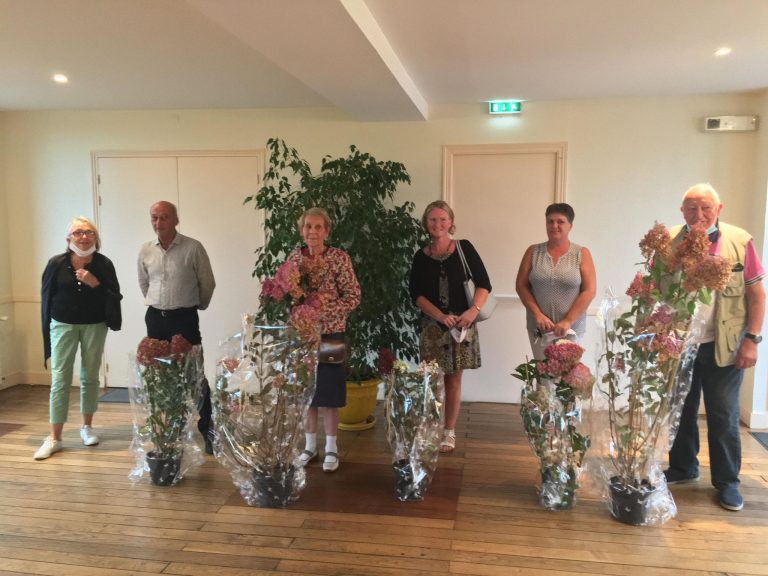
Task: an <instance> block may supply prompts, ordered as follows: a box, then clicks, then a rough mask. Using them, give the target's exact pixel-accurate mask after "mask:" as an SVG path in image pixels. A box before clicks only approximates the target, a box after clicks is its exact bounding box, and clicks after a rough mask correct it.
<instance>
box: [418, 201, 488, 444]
mask: <svg viewBox="0 0 768 576" xmlns="http://www.w3.org/2000/svg"><path fill="white" fill-rule="evenodd" d="M453 220H454V215H453V210H452V209H451V207H450V206H449V205H448V204H447V203H446V202H443V201H442V200H437V201H435V202H432V203H431V204H430V205H429V206H427V208H426V210H425V211H424V215H423V216H422V218H421V224H422V226H423V227H424V229H425V230H426V231H427V233H428V234H429V239H430V242H429V245H428V246H426V247H425V248H423V249H421V250H419V251H418V252H416V254H415V255H414V257H413V265H412V266H411V279H410V293H411V298H412V299H413V301H414V303H415V304H416V306H418V307H419V308H420V309H421V312H422V321H421V333H420V338H419V347H420V349H421V358H422V360H435V361H437V363H438V364H439V365H440V367H441V368H442V369H443V372H445V430H444V432H443V439H442V442H441V443H440V451H441V452H452V451H453V449H454V448H455V447H456V430H455V428H456V421H457V419H458V416H459V409H460V408H461V374H462V371H463V370H464V369H472V368H479V367H480V341H479V338H478V334H477V325H476V323H475V319H476V318H477V314H478V312H480V309H481V308H482V307H483V304H485V301H486V299H487V298H488V294H489V293H490V291H491V282H490V280H489V279H488V273H487V272H486V271H485V266H484V265H483V261H482V260H481V259H480V255H479V254H478V253H477V251H476V250H475V248H474V246H472V244H471V243H470V242H469V241H468V240H461V241H460V242H461V249H462V252H463V253H464V256H465V257H466V259H467V264H468V266H469V269H470V271H471V272H472V279H473V280H474V283H475V295H474V300H473V302H472V304H471V305H470V304H469V303H468V302H467V298H466V294H465V292H464V280H465V275H464V267H463V265H462V263H461V258H460V257H459V254H457V252H456V242H457V241H456V240H453V239H452V237H451V235H452V234H453V232H454V230H455V228H456V227H455V226H454V223H453Z"/></svg>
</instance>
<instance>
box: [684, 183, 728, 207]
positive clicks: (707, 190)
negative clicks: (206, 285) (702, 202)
mask: <svg viewBox="0 0 768 576" xmlns="http://www.w3.org/2000/svg"><path fill="white" fill-rule="evenodd" d="M694 194H695V195H701V194H706V195H707V196H709V197H710V198H712V200H714V202H715V204H717V205H718V206H719V205H720V204H722V202H720V195H719V194H718V193H717V190H715V189H714V187H713V186H712V184H710V183H709V182H701V183H699V184H695V185H694V186H691V187H690V188H688V190H686V191H685V194H683V202H685V199H686V198H688V197H689V196H693V195H694Z"/></svg>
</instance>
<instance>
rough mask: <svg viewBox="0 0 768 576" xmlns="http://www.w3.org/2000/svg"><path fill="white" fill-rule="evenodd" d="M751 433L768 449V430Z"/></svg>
mask: <svg viewBox="0 0 768 576" xmlns="http://www.w3.org/2000/svg"><path fill="white" fill-rule="evenodd" d="M750 434H752V436H754V437H755V439H756V440H757V441H758V442H760V444H762V445H763V448H765V449H767V450H768V432H750Z"/></svg>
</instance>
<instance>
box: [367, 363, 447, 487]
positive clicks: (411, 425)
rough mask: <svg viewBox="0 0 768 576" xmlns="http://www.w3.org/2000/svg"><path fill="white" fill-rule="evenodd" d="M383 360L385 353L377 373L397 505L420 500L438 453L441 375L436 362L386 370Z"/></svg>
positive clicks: (440, 429)
mask: <svg viewBox="0 0 768 576" xmlns="http://www.w3.org/2000/svg"><path fill="white" fill-rule="evenodd" d="M382 356H384V358H382ZM385 357H386V353H384V354H380V358H379V369H380V372H381V374H382V376H383V378H384V382H385V384H386V403H385V411H386V421H387V440H388V441H389V446H390V448H391V450H392V468H393V470H394V473H395V496H396V497H397V498H398V499H399V500H401V501H408V500H423V499H424V497H425V495H426V492H427V488H428V487H429V484H430V482H431V481H432V478H433V476H434V474H435V471H436V470H437V461H438V456H439V452H440V450H439V443H440V438H441V435H442V430H443V420H442V419H443V410H442V407H443V403H444V388H443V372H442V370H441V369H440V366H439V365H438V364H437V362H422V363H421V364H419V365H418V366H417V367H416V369H415V370H411V369H410V368H409V367H408V365H407V364H406V363H405V362H403V361H401V360H397V361H394V362H391V361H390V362H389V366H386V364H387V360H386V358H385ZM383 364H384V365H383Z"/></svg>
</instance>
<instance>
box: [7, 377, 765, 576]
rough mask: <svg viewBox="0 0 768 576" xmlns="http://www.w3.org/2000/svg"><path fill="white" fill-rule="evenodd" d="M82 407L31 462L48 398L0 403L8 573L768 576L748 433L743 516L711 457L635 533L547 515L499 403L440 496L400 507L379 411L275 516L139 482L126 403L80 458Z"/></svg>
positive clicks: (17, 393)
mask: <svg viewBox="0 0 768 576" xmlns="http://www.w3.org/2000/svg"><path fill="white" fill-rule="evenodd" d="M75 392H76V391H73V395H72V398H71V411H70V415H71V417H72V418H73V423H74V425H71V426H67V427H66V428H65V434H64V443H65V450H63V451H62V452H61V453H58V454H56V455H54V456H53V457H52V458H50V459H48V460H46V461H43V462H36V461H34V460H33V459H32V454H33V453H34V451H35V450H36V448H37V447H38V446H39V444H40V442H41V441H42V439H43V437H44V436H45V435H46V434H47V429H48V425H47V423H46V422H47V411H48V407H47V404H48V388H47V387H44V386H15V387H13V388H9V389H6V390H2V391H0V576H19V575H31V574H34V575H55V576H70V575H72V576H75V575H76V576H128V575H131V576H143V575H149V574H175V575H187V576H245V575H256V576H259V575H265V576H266V575H272V576H293V575H295V576H299V575H323V576H334V575H337V576H341V575H344V576H349V575H361V576H395V575H400V574H407V575H409V576H435V575H437V574H463V575H469V576H502V575H503V576H509V575H518V574H520V575H532V576H539V575H541V576H544V575H547V576H566V575H585V574H600V575H615V576H646V575H649V576H650V575H654V576H709V575H712V576H714V575H721V576H722V575H724V574H728V575H766V576H768V546H766V542H768V450H766V449H765V448H764V447H763V446H762V445H761V444H760V443H759V442H758V441H757V440H756V439H754V438H753V437H752V436H751V435H749V434H748V433H747V432H746V430H744V431H743V433H742V442H743V452H744V458H743V472H742V488H743V490H742V491H743V494H744V497H745V500H746V504H745V507H744V510H743V511H741V512H738V513H733V512H728V511H726V510H723V509H722V508H720V507H719V506H718V505H717V503H716V500H715V492H714V490H713V489H712V488H711V487H710V486H709V474H708V468H707V464H708V462H707V458H706V445H705V446H703V452H702V464H703V468H702V479H701V481H700V482H699V483H697V484H692V485H685V486H679V487H673V494H674V496H675V500H676V503H677V506H678V516H677V517H676V518H674V519H672V520H670V521H669V522H667V523H666V524H665V525H664V526H661V527H653V528H649V527H633V526H626V525H624V524H620V523H618V522H616V521H615V520H613V519H612V518H611V517H610V515H609V513H608V510H607V507H606V505H605V504H604V503H603V502H602V500H601V499H600V498H599V494H598V490H597V488H596V487H592V486H589V485H588V484H587V485H586V486H584V487H583V488H582V489H581V490H580V493H579V499H578V502H577V505H576V507H575V508H574V509H572V510H569V511H565V512H548V511H545V510H542V509H541V508H540V506H539V503H538V497H537V494H536V490H535V483H536V480H537V478H538V471H537V461H536V458H535V457H534V456H533V454H532V453H531V451H530V448H529V447H528V445H527V442H526V439H525V436H524V434H523V431H522V426H521V423H520V418H519V413H518V411H519V407H517V406H513V405H504V404H488V403H470V404H465V405H464V406H463V408H462V412H461V418H460V422H459V425H458V426H457V437H458V445H457V449H456V451H455V453H454V454H452V455H450V456H444V457H442V458H441V461H440V465H439V470H438V475H437V476H436V477H435V484H434V485H433V487H434V491H433V493H430V492H428V493H427V499H426V500H425V501H424V502H422V503H403V502H399V501H397V500H396V499H395V498H394V497H393V494H392V473H391V469H390V468H389V462H390V457H389V452H388V449H387V443H386V437H385V434H384V429H383V424H382V423H383V419H382V418H381V406H379V407H378V408H377V410H378V412H379V414H378V416H379V423H378V424H377V426H376V428H374V429H373V430H370V431H364V432H342V433H341V438H340V441H339V446H340V456H341V468H340V469H339V471H338V472H337V473H336V474H333V475H329V474H323V473H322V472H321V471H320V469H319V463H313V465H312V468H310V469H309V471H308V483H309V484H308V487H307V488H306V490H305V491H304V492H303V493H302V495H301V498H300V499H299V501H298V502H296V503H295V504H294V505H292V506H290V507H289V508H287V509H281V510H273V509H260V508H252V507H249V506H247V505H245V503H244V502H243V501H242V499H241V497H240V494H239V492H238V491H237V489H236V488H235V486H234V485H233V484H232V482H231V480H230V477H229V474H228V473H227V472H226V470H224V469H223V468H222V467H221V466H220V465H219V464H218V463H217V462H216V460H215V459H214V458H212V457H207V459H206V462H205V464H204V465H203V466H201V467H200V468H197V469H195V470H193V471H191V472H190V473H189V474H188V475H187V477H185V478H184V480H183V481H182V482H181V483H180V484H179V485H177V486H175V487H172V488H162V487H155V486H152V485H149V484H143V483H140V484H134V483H132V482H131V481H130V480H129V479H128V473H129V471H130V468H131V467H132V464H133V462H132V458H131V455H130V454H129V452H128V444H129V442H130V435H131V415H130V407H129V405H128V404H120V403H103V404H100V406H99V412H98V413H97V415H96V419H95V426H96V430H97V432H98V434H99V435H100V437H101V440H102V441H101V443H100V444H99V445H98V446H95V447H91V448H86V447H84V446H83V445H82V443H81V442H80V440H79V437H78V433H77V425H76V423H77V418H78V415H77V410H78V404H77V402H78V401H77V397H76V395H75ZM702 437H703V438H706V435H705V434H703V435H702ZM321 441H322V439H321ZM430 495H431V496H432V498H430Z"/></svg>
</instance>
